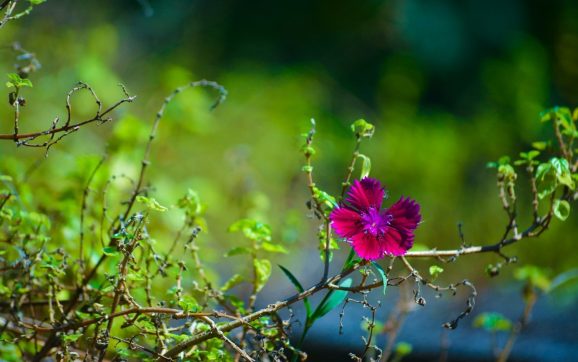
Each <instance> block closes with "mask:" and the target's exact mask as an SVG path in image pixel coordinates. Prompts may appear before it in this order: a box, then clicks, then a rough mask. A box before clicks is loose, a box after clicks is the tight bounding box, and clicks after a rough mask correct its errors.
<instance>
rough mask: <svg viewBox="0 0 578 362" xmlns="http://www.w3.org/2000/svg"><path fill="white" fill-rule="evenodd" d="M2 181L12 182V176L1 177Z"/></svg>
mask: <svg viewBox="0 0 578 362" xmlns="http://www.w3.org/2000/svg"><path fill="white" fill-rule="evenodd" d="M0 181H2V182H12V176H8V175H0Z"/></svg>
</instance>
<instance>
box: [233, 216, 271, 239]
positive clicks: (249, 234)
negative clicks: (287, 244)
mask: <svg viewBox="0 0 578 362" xmlns="http://www.w3.org/2000/svg"><path fill="white" fill-rule="evenodd" d="M235 231H241V232H243V235H245V237H246V238H247V239H249V240H252V241H257V242H264V241H271V228H270V227H269V225H267V224H263V223H261V222H258V221H257V220H253V219H241V220H238V221H236V222H235V223H233V225H231V226H229V232H235Z"/></svg>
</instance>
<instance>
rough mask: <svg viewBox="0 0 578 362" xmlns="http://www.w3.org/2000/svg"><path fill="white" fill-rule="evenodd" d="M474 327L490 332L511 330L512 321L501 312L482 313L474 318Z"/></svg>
mask: <svg viewBox="0 0 578 362" xmlns="http://www.w3.org/2000/svg"><path fill="white" fill-rule="evenodd" d="M473 324H474V327H476V328H482V329H484V330H486V331H488V332H499V331H509V330H510V329H511V328H512V322H510V321H509V320H508V319H507V318H506V317H504V316H503V315H501V314H500V313H493V312H488V313H482V314H480V315H478V316H477V317H476V319H474V323H473Z"/></svg>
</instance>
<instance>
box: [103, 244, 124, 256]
mask: <svg viewBox="0 0 578 362" xmlns="http://www.w3.org/2000/svg"><path fill="white" fill-rule="evenodd" d="M102 252H103V253H104V255H107V256H118V255H119V254H120V252H119V251H118V249H117V248H116V247H114V246H105V247H104V248H103V249H102Z"/></svg>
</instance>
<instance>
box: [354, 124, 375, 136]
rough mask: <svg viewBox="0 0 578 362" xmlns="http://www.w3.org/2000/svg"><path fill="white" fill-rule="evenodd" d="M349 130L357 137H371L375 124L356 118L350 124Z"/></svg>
mask: <svg viewBox="0 0 578 362" xmlns="http://www.w3.org/2000/svg"><path fill="white" fill-rule="evenodd" d="M351 131H352V132H353V133H354V134H355V137H357V138H371V137H372V136H373V133H374V132H375V126H374V125H372V124H371V123H369V122H367V121H366V120H364V119H358V120H357V121H355V122H353V124H351Z"/></svg>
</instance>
